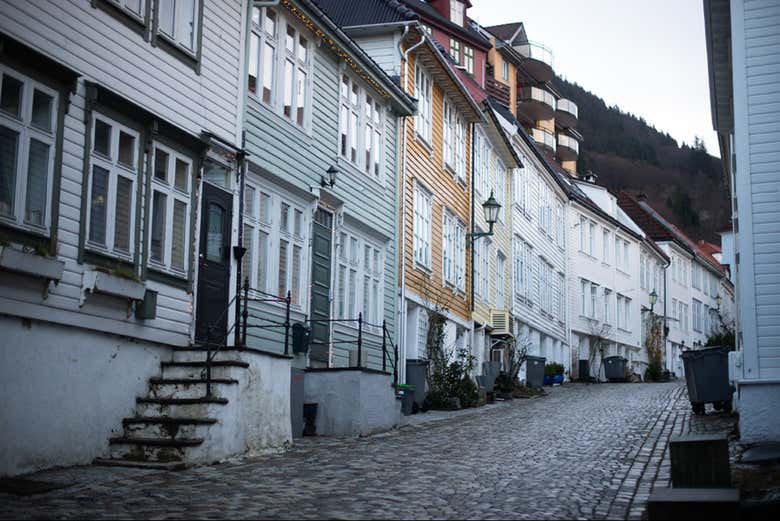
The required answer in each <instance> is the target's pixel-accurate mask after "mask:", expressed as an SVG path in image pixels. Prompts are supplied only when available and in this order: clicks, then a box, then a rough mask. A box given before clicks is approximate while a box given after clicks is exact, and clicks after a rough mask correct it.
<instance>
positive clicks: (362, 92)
mask: <svg viewBox="0 0 780 521" xmlns="http://www.w3.org/2000/svg"><path fill="white" fill-rule="evenodd" d="M339 93H340V96H339V99H340V105H339V144H338V147H339V150H338V154H339V156H340V157H341V159H342V160H343V161H346V162H348V163H350V164H352V165H354V166H355V167H356V168H358V169H359V170H360V171H362V172H363V173H364V174H365V175H367V176H368V177H370V178H372V179H374V180H376V181H378V182H382V181H383V179H384V176H383V172H384V165H383V159H384V158H383V156H384V153H383V152H384V126H385V119H384V118H385V110H384V106H383V105H382V104H381V103H380V102H379V99H378V97H377V96H375V95H373V94H372V93H370V92H369V91H368V89H367V88H366V87H365V86H364V85H363V83H362V82H360V81H358V80H356V79H355V78H354V77H353V76H352V75H350V74H346V73H343V74H342V75H341V76H340V79H339ZM353 93H354V94H353ZM353 121H354V122H355V123H354V128H353V125H352V122H353ZM353 140H354V143H355V157H354V159H353V158H352V146H351V144H352V142H353Z"/></svg>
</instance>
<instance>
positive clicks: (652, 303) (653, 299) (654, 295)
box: [650, 290, 658, 315]
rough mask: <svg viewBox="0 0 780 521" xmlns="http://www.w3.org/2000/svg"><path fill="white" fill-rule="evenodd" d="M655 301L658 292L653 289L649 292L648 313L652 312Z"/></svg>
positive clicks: (656, 300)
mask: <svg viewBox="0 0 780 521" xmlns="http://www.w3.org/2000/svg"><path fill="white" fill-rule="evenodd" d="M656 302H658V293H656V292H655V290H653V292H652V293H650V315H652V314H653V308H654V307H655V303H656Z"/></svg>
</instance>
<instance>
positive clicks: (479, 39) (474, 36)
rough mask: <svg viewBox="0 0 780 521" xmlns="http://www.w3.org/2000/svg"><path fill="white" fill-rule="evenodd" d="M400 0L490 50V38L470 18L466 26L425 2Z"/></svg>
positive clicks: (448, 29) (443, 28)
mask: <svg viewBox="0 0 780 521" xmlns="http://www.w3.org/2000/svg"><path fill="white" fill-rule="evenodd" d="M361 1H362V0H361ZM400 1H401V2H403V3H404V4H406V5H407V6H409V7H410V8H411V9H414V10H415V11H416V12H417V13H418V14H419V15H420V16H421V17H422V18H424V19H426V20H427V21H429V22H432V25H436V26H438V27H439V28H440V29H441V30H443V31H445V32H451V33H454V34H457V35H459V36H460V37H461V38H464V39H466V40H468V41H469V42H470V43H472V44H474V45H476V46H479V47H481V48H482V50H484V51H488V50H490V48H491V45H490V40H488V39H487V38H485V37H484V36H482V35H481V34H480V33H479V32H477V31H476V30H474V29H473V28H471V24H470V22H471V20H470V19H469V18H468V17H466V27H463V26H460V25H458V24H456V23H453V22H452V21H450V19H449V18H447V17H445V16H442V14H441V13H440V12H439V11H437V10H436V8H435V7H434V6H432V5H431V4H429V3H427V2H423V1H421V0H400Z"/></svg>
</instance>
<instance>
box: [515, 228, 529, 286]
mask: <svg viewBox="0 0 780 521" xmlns="http://www.w3.org/2000/svg"><path fill="white" fill-rule="evenodd" d="M512 253H514V258H513V261H514V267H513V270H514V273H513V275H514V293H515V299H522V298H524V297H525V294H526V289H525V287H526V285H527V281H526V278H525V242H524V241H523V240H522V239H521V238H520V237H518V236H517V235H515V237H514V240H513V241H512Z"/></svg>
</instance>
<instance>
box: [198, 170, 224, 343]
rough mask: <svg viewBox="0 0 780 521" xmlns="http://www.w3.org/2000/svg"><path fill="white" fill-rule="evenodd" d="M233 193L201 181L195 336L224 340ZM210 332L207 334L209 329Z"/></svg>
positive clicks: (200, 341) (217, 340)
mask: <svg viewBox="0 0 780 521" xmlns="http://www.w3.org/2000/svg"><path fill="white" fill-rule="evenodd" d="M232 210H233V195H232V194H230V193H228V192H226V191H224V190H221V189H219V188H217V187H216V186H213V185H210V184H208V183H204V184H203V203H202V205H201V212H202V213H201V216H202V217H201V222H200V254H199V256H198V302H197V306H198V307H197V318H196V320H195V340H196V342H197V343H204V342H207V341H211V342H215V343H223V342H225V335H226V332H227V320H228V313H227V311H226V308H227V304H228V295H229V294H230V288H229V287H228V285H229V284H230V223H231V216H232V213H233V212H232ZM210 328H211V331H212V334H211V337H210V338H209V334H208V333H209V330H210Z"/></svg>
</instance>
